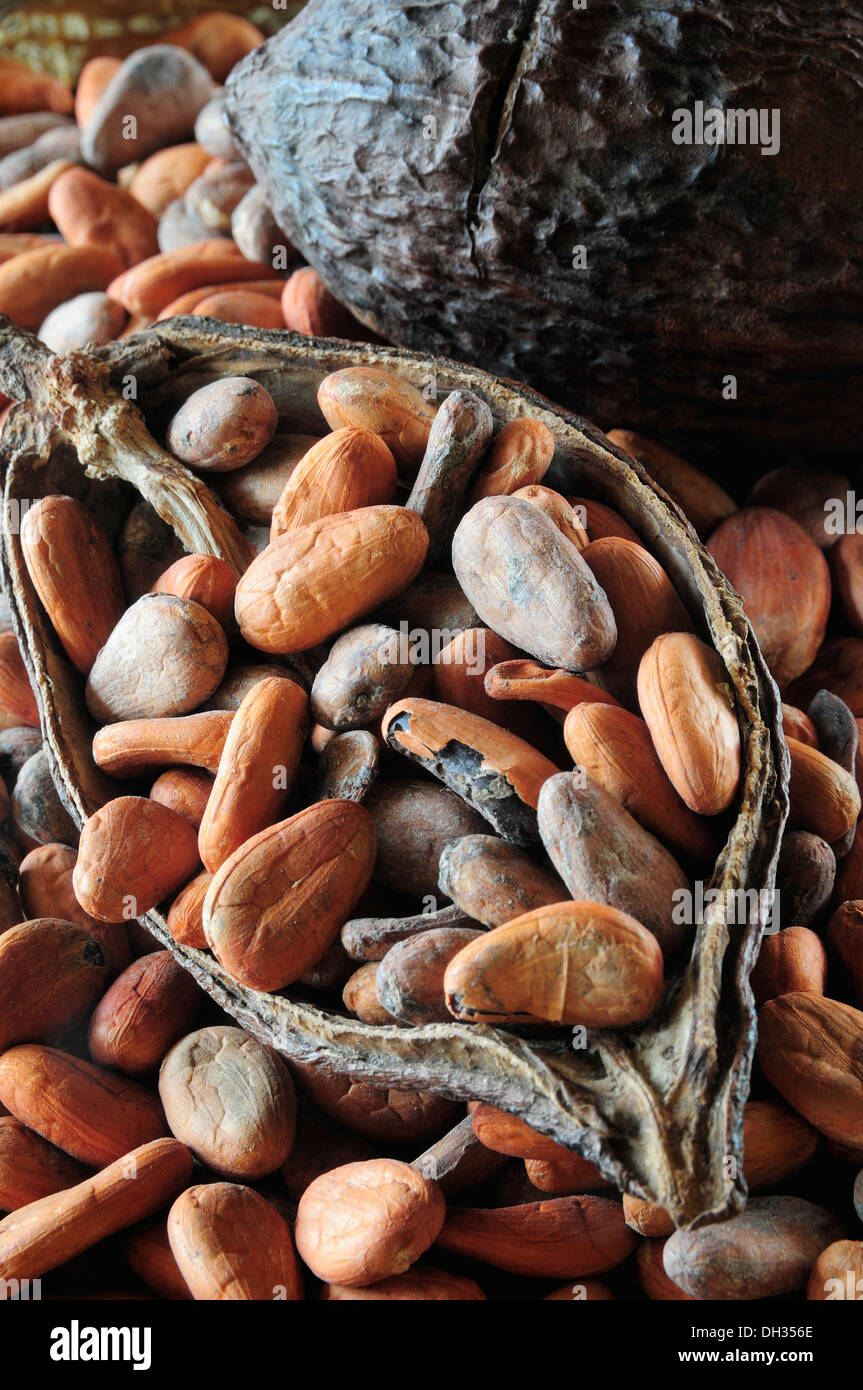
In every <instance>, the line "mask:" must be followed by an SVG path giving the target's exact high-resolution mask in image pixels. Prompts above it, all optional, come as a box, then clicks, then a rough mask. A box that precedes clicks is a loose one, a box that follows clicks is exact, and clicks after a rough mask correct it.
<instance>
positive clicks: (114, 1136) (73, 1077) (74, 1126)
mask: <svg viewBox="0 0 863 1390" xmlns="http://www.w3.org/2000/svg"><path fill="white" fill-rule="evenodd" d="M0 1100H2V1102H3V1104H4V1105H5V1106H6V1107H7V1109H8V1110H9V1111H10V1113H11V1114H13V1115H14V1116H15V1118H16V1119H18V1120H21V1121H22V1123H23V1124H25V1125H27V1126H29V1128H30V1129H33V1130H35V1131H36V1133H37V1134H41V1135H42V1137H43V1139H48V1140H49V1141H50V1142H51V1143H52V1144H56V1145H57V1147H58V1148H59V1149H63V1150H64V1152H65V1153H68V1154H71V1155H72V1157H73V1158H77V1159H79V1160H80V1161H81V1162H82V1163H86V1164H89V1165H90V1166H91V1167H93V1168H101V1167H103V1166H104V1165H105V1164H106V1163H113V1162H114V1161H115V1160H116V1159H118V1158H121V1157H122V1156H123V1154H126V1153H128V1152H129V1150H130V1149H134V1148H137V1147H138V1145H139V1144H147V1143H149V1142H150V1141H151V1140H153V1139H158V1138H159V1137H160V1136H161V1135H163V1134H165V1133H166V1132H167V1127H166V1125H165V1117H164V1115H163V1114H162V1107H161V1105H160V1104H159V1101H158V1099H157V1097H156V1096H154V1095H153V1094H152V1092H151V1091H148V1090H145V1089H144V1087H143V1086H139V1085H138V1083H137V1082H135V1081H129V1080H128V1078H127V1077H125V1076H115V1075H114V1073H113V1072H109V1071H103V1070H102V1068H101V1067H94V1066H92V1065H91V1063H89V1062H84V1061H82V1060H81V1059H80V1058H79V1057H72V1056H70V1055H69V1054H68V1053H65V1052H58V1051H57V1050H56V1048H53V1047H42V1046H40V1045H37V1044H35V1043H24V1044H22V1045H20V1046H18V1047H11V1048H9V1050H8V1051H7V1052H4V1053H3V1055H2V1057H0Z"/></svg>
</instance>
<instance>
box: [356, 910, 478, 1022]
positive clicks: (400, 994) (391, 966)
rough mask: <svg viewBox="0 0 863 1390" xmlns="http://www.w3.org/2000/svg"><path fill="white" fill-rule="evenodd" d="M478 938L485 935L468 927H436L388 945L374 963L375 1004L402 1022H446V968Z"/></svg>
mask: <svg viewBox="0 0 863 1390" xmlns="http://www.w3.org/2000/svg"><path fill="white" fill-rule="evenodd" d="M481 936H485V933H484V932H481V931H477V930H471V929H470V928H468V927H438V928H437V929H434V930H432V931H428V932H423V933H422V934H421V935H420V936H419V937H413V938H409V939H408V940H406V941H402V942H399V943H398V944H397V945H395V946H392V947H391V948H390V949H389V951H387V953H386V955H385V956H384V957H383V959H382V960H381V961H379V962H378V963H377V975H376V980H375V989H376V992H377V997H378V1001H379V1003H380V1004H382V1006H383V1007H384V1009H386V1011H387V1013H389V1014H391V1015H392V1016H393V1017H394V1018H398V1019H401V1020H403V1022H405V1023H414V1024H422V1023H446V1022H447V1019H448V1016H449V1015H448V1010H447V1004H446V1000H445V997H444V974H445V972H446V969H447V967H448V965H449V964H450V962H451V961H452V959H453V957H454V956H455V955H457V954H458V953H459V952H460V951H462V950H463V949H464V948H465V947H466V946H469V945H470V943H471V942H472V941H476V939H477V938H478V937H481Z"/></svg>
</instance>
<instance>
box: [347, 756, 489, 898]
mask: <svg viewBox="0 0 863 1390" xmlns="http://www.w3.org/2000/svg"><path fill="white" fill-rule="evenodd" d="M365 804H366V808H367V810H368V811H369V812H370V814H371V816H372V818H373V820H374V822H375V826H376V827H377V832H378V854H377V859H376V861H375V868H374V877H375V881H376V882H377V883H382V884H384V885H385V887H387V888H393V889H395V890H396V891H397V892H403V893H405V892H406V893H410V894H411V895H412V896H414V897H417V898H431V899H435V900H436V899H437V893H438V873H439V863H440V857H441V853H442V851H443V847H444V845H445V844H446V843H447V841H448V840H452V839H455V838H456V837H457V836H460V835H470V834H472V833H475V832H477V831H480V830H484V829H485V821H484V820H483V819H482V817H481V816H479V815H477V813H476V811H474V810H473V809H472V808H471V807H470V806H467V805H466V804H465V803H464V801H462V799H461V797H459V796H456V795H455V794H454V793H453V792H451V791H449V790H448V789H447V788H445V787H441V786H439V785H437V784H436V783H434V782H418V781H414V780H413V779H410V778H408V779H405V780H404V781H387V780H380V781H378V782H377V783H376V784H375V786H374V787H373V788H372V790H371V792H370V793H369V795H368V797H367V798H366V803H365Z"/></svg>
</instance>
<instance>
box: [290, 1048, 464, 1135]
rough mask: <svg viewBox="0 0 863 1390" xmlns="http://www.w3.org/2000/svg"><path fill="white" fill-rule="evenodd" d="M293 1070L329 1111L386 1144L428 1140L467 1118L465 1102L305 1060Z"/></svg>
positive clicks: (357, 1129)
mask: <svg viewBox="0 0 863 1390" xmlns="http://www.w3.org/2000/svg"><path fill="white" fill-rule="evenodd" d="M293 1070H294V1072H295V1073H296V1074H297V1075H298V1076H299V1078H300V1079H301V1082H302V1085H303V1086H304V1088H305V1089H306V1090H307V1091H308V1093H309V1095H310V1096H311V1097H312V1100H313V1101H314V1102H315V1104H316V1105H317V1106H319V1107H320V1109H321V1110H323V1112H324V1114H325V1115H329V1116H330V1117H331V1118H332V1119H334V1120H337V1121H338V1122H339V1123H340V1124H343V1125H344V1126H345V1127H346V1128H347V1129H349V1130H353V1131H354V1132H355V1133H357V1134H362V1135H364V1136H365V1137H366V1138H367V1139H373V1140H375V1142H377V1143H380V1144H413V1143H422V1142H423V1141H425V1140H428V1139H431V1138H433V1137H436V1136H438V1135H440V1134H441V1133H442V1132H443V1131H444V1130H446V1129H447V1128H448V1127H449V1126H451V1125H453V1124H455V1122H456V1120H457V1119H460V1118H461V1114H462V1107H461V1106H459V1105H457V1104H456V1103H455V1102H454V1101H451V1100H444V1098H443V1097H442V1096H436V1095H432V1094H431V1093H427V1092H424V1091H413V1090H409V1089H407V1088H404V1087H395V1086H390V1087H384V1086H371V1085H368V1084H367V1083H366V1082H353V1081H351V1079H350V1077H346V1076H339V1075H334V1074H332V1073H329V1072H325V1071H324V1070H323V1069H322V1068H320V1067H312V1066H305V1065H302V1064H299V1063H294V1067H293Z"/></svg>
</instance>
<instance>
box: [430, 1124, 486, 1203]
mask: <svg viewBox="0 0 863 1390" xmlns="http://www.w3.org/2000/svg"><path fill="white" fill-rule="evenodd" d="M505 1163H506V1157H505V1155H503V1154H496V1153H494V1151H493V1150H491V1149H489V1148H487V1147H486V1146H485V1145H484V1144H483V1143H481V1141H480V1140H479V1139H478V1138H477V1135H476V1134H475V1133H474V1127H473V1123H472V1117H471V1116H470V1115H465V1117H464V1119H463V1120H459V1122H458V1124H457V1125H455V1126H454V1127H453V1128H452V1129H451V1130H450V1131H449V1132H448V1133H447V1134H445V1135H444V1136H443V1138H442V1139H439V1140H438V1141H437V1143H436V1144H432V1146H431V1148H428V1149H426V1150H425V1152H424V1153H421V1154H420V1156H419V1158H415V1159H414V1161H413V1163H412V1165H411V1166H412V1167H413V1168H416V1170H417V1172H418V1173H422V1175H423V1177H424V1178H428V1179H430V1180H431V1181H433V1182H436V1183H437V1184H438V1186H439V1187H440V1189H441V1191H442V1192H443V1194H444V1196H445V1197H447V1198H450V1197H455V1196H457V1195H458V1194H459V1193H460V1192H465V1191H467V1190H469V1189H470V1188H471V1187H476V1186H477V1185H478V1184H479V1183H481V1182H484V1181H485V1179H486V1178H490V1177H493V1176H494V1174H495V1173H498V1172H500V1170H501V1168H503V1166H504V1164H505Z"/></svg>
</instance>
